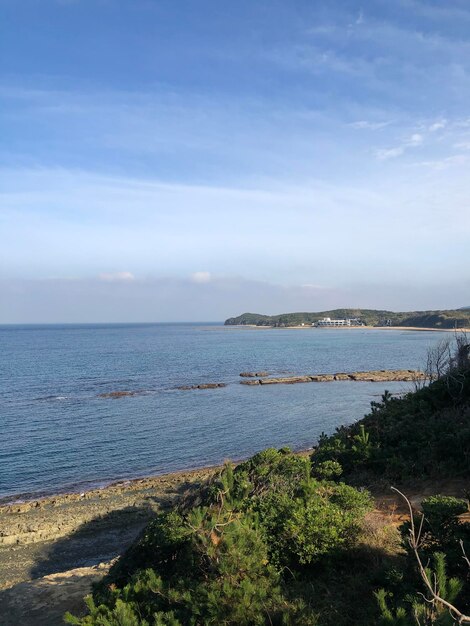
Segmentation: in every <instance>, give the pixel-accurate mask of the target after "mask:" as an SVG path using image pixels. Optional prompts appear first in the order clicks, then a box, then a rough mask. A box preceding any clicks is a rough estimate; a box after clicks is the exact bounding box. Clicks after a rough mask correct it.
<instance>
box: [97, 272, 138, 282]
mask: <svg viewBox="0 0 470 626" xmlns="http://www.w3.org/2000/svg"><path fill="white" fill-rule="evenodd" d="M98 278H99V279H100V280H105V281H108V282H109V281H111V282H113V281H129V280H135V276H134V274H132V272H111V273H106V272H105V273H103V274H99V276H98Z"/></svg>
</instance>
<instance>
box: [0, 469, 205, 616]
mask: <svg viewBox="0 0 470 626" xmlns="http://www.w3.org/2000/svg"><path fill="white" fill-rule="evenodd" d="M214 471H216V468H205V469H201V470H194V471H186V472H179V473H175V474H167V475H164V476H157V477H153V478H144V479H139V480H133V481H127V482H121V483H116V484H113V485H110V486H108V487H105V488H101V489H93V490H91V491H87V492H86V493H82V494H62V495H57V496H51V497H47V498H42V499H39V500H34V501H31V502H22V503H12V504H6V505H3V506H0V625H1V626H18V625H19V624H21V626H59V625H61V624H63V621H62V616H63V614H64V612H65V611H66V610H69V611H73V612H74V613H76V614H77V613H79V612H80V611H82V610H83V608H84V604H83V596H84V595H86V594H87V593H89V591H90V588H91V583H92V582H93V581H94V580H97V578H99V577H100V576H102V575H103V574H105V573H106V571H107V569H108V568H109V564H110V562H111V561H112V560H113V559H114V558H116V557H117V556H118V555H119V554H121V553H122V552H123V550H125V549H126V548H127V547H128V546H129V545H130V543H132V541H134V539H135V538H136V536H137V535H138V534H139V532H141V530H142V529H143V527H144V526H145V525H146V524H147V523H148V521H149V520H150V519H151V518H152V516H153V515H155V513H156V512H157V511H161V510H164V509H165V508H168V507H170V506H172V504H174V502H175V499H176V498H178V497H180V496H184V495H185V494H188V493H190V492H191V490H193V489H195V488H196V487H197V486H198V485H200V483H201V482H202V481H204V480H205V479H207V478H208V477H209V476H210V475H211V474H212V473H213V472H214ZM46 607H47V610H46Z"/></svg>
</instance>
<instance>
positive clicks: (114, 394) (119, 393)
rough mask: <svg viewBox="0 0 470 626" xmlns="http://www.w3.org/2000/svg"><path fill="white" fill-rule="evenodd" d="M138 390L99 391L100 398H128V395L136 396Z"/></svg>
mask: <svg viewBox="0 0 470 626" xmlns="http://www.w3.org/2000/svg"><path fill="white" fill-rule="evenodd" d="M138 393H139V392H138V391H108V392H106V393H99V394H98V398H126V397H128V396H136V395H137V394H138Z"/></svg>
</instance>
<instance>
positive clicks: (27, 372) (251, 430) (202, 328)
mask: <svg viewBox="0 0 470 626" xmlns="http://www.w3.org/2000/svg"><path fill="white" fill-rule="evenodd" d="M443 336H444V333H440V332H424V331H397V330H380V329H333V328H331V329H329V328H321V329H319V328H306V329H301V330H300V329H299V330H296V329H277V328H275V329H261V328H247V327H245V328H243V327H234V326H224V325H223V324H221V323H206V324H99V325H98V324H96V325H44V326H0V499H1V500H2V501H3V502H5V501H12V500H16V499H28V498H33V497H37V496H42V495H48V494H52V493H59V492H67V491H84V490H86V489H89V488H92V487H96V486H104V485H106V484H109V483H111V482H114V481H119V480H127V479H132V478H138V477H143V476H150V475H158V474H162V473H167V472H174V471H179V470H187V469H195V468H200V467H205V466H211V465H218V464H220V463H222V462H224V461H225V460H227V459H231V460H235V461H236V460H240V459H244V458H247V457H249V456H250V455H252V454H254V453H255V452H257V451H259V450H262V449H264V448H266V447H276V448H278V447H282V446H290V447H291V448H292V449H295V450H300V449H307V448H310V447H312V446H315V444H316V442H317V440H318V437H319V435H320V434H321V433H322V432H325V433H332V432H334V431H335V429H336V428H337V427H338V426H340V425H342V424H349V423H351V422H353V421H355V420H357V419H359V418H361V417H362V416H363V415H364V414H365V413H367V412H368V410H369V409H370V403H371V401H378V400H380V396H381V395H382V393H383V392H384V390H385V389H388V390H389V391H390V392H392V393H397V394H399V393H404V392H406V391H408V390H409V389H410V384H409V383H408V384H407V383H390V382H389V383H366V382H332V383H307V384H296V385H269V386H245V385H241V384H240V380H241V378H240V372H243V371H257V370H265V371H268V372H269V373H270V374H272V375H295V374H317V373H335V372H351V371H357V370H372V369H399V368H400V369H401V368H406V369H420V368H423V367H424V364H425V360H426V354H427V351H428V349H429V347H431V346H434V345H435V344H436V343H437V342H438V341H439V340H440V339H442V337H443ZM201 383H225V384H226V386H225V387H220V388H217V389H195V390H180V389H177V387H180V386H184V385H197V384H201ZM116 391H126V392H128V391H130V392H136V393H135V395H132V396H124V397H120V398H113V397H101V396H102V394H106V393H110V392H116Z"/></svg>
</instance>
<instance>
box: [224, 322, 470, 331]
mask: <svg viewBox="0 0 470 626" xmlns="http://www.w3.org/2000/svg"><path fill="white" fill-rule="evenodd" d="M225 326H226V327H227V328H238V329H240V328H248V329H257V330H274V329H275V330H317V329H319V327H317V326H309V325H305V326H268V325H266V326H263V325H259V326H258V325H257V324H226V325H225ZM320 330H327V331H328V330H416V331H419V332H437V333H470V328H428V327H424V326H322V327H321V329H320Z"/></svg>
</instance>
